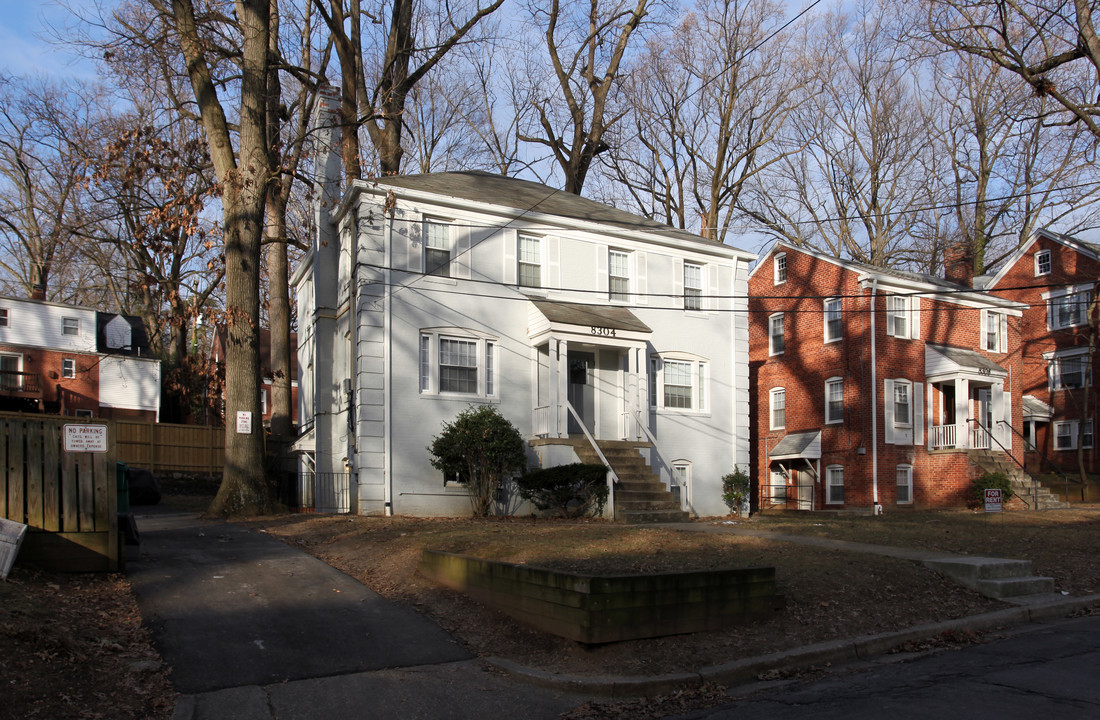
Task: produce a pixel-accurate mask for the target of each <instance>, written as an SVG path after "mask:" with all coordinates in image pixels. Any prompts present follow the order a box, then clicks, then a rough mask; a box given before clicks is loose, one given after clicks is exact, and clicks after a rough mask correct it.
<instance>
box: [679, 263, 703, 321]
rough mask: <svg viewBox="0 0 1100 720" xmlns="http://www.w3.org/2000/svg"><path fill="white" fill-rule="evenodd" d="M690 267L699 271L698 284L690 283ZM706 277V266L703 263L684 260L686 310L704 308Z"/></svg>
mask: <svg viewBox="0 0 1100 720" xmlns="http://www.w3.org/2000/svg"><path fill="white" fill-rule="evenodd" d="M688 268H693V269H695V270H696V271H698V276H697V277H698V280H699V284H698V286H694V285H689V284H688ZM704 277H706V275H705V266H704V265H703V264H702V263H697V262H689V261H686V260H685V261H684V277H683V280H684V310H696V311H699V310H702V309H703V290H704V282H705V281H704V279H703V278H704Z"/></svg>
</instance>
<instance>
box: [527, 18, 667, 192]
mask: <svg viewBox="0 0 1100 720" xmlns="http://www.w3.org/2000/svg"><path fill="white" fill-rule="evenodd" d="M650 5H651V0H550V4H549V7H547V6H546V5H544V4H539V3H532V4H530V5H529V6H528V12H529V14H530V17H531V19H532V21H533V22H534V24H535V25H536V26H537V27H540V28H543V29H544V37H545V48H546V52H547V54H548V55H549V59H550V66H551V72H552V77H551V78H549V79H548V80H547V81H546V85H547V87H546V88H545V89H544V90H543V91H540V92H539V93H538V94H536V95H535V96H534V98H535V99H534V100H533V101H532V104H533V106H534V109H535V113H536V118H535V122H536V126H535V127H532V128H530V129H529V130H527V131H525V132H523V133H522V134H521V135H520V139H521V140H523V141H524V142H528V143H534V144H537V145H541V146H544V147H546V148H547V149H548V150H549V151H550V152H551V153H552V154H553V158H554V162H555V163H557V165H558V169H559V170H560V171H561V173H562V176H563V182H564V184H563V187H564V189H565V191H566V192H570V193H574V194H576V195H580V194H581V190H582V189H583V188H584V181H585V179H586V178H587V177H588V171H589V170H590V169H591V167H592V163H593V162H594V161H595V159H596V157H597V156H598V155H600V154H601V153H604V152H606V151H607V150H609V149H610V147H611V146H610V145H609V144H608V143H607V135H608V133H609V132H610V130H611V129H612V128H613V127H614V126H615V124H616V123H618V122H619V121H620V120H622V118H623V117H624V116H625V115H626V112H627V111H626V110H625V109H619V108H617V107H616V106H613V105H612V101H613V100H614V98H613V96H612V91H613V90H616V89H617V88H618V87H619V86H620V85H621V80H622V69H623V64H624V62H626V61H627V50H628V48H629V47H630V42H631V37H632V36H633V35H634V33H635V32H636V31H637V30H638V29H639V27H640V26H641V25H642V21H643V20H644V19H645V17H646V16H647V15H648V13H649V10H650ZM535 82H536V84H538V80H537V79H535Z"/></svg>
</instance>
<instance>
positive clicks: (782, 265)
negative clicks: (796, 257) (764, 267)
mask: <svg viewBox="0 0 1100 720" xmlns="http://www.w3.org/2000/svg"><path fill="white" fill-rule="evenodd" d="M780 275H782V278H780ZM789 276H790V274H789V272H788V270H787V253H785V252H781V253H776V254H775V256H774V257H772V280H773V281H774V284H775V285H782V284H783V283H785V282H787V278H788V277H789Z"/></svg>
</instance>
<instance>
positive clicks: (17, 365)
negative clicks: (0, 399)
mask: <svg viewBox="0 0 1100 720" xmlns="http://www.w3.org/2000/svg"><path fill="white" fill-rule="evenodd" d="M22 369H23V356H22V355H0V390H21V389H22V388H23V374H22V372H21V371H22Z"/></svg>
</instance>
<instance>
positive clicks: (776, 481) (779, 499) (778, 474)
mask: <svg viewBox="0 0 1100 720" xmlns="http://www.w3.org/2000/svg"><path fill="white" fill-rule="evenodd" d="M771 493H772V497H771V500H772V502H773V503H776V504H777V505H782V504H784V503H786V502H787V477H786V475H784V474H783V471H782V470H772V488H771Z"/></svg>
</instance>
